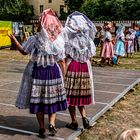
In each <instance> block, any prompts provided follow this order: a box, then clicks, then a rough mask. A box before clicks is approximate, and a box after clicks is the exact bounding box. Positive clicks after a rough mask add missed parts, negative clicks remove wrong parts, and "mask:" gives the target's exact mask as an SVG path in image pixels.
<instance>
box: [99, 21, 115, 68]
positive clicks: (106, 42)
mask: <svg viewBox="0 0 140 140" xmlns="http://www.w3.org/2000/svg"><path fill="white" fill-rule="evenodd" d="M111 29H112V23H111V22H107V23H105V25H104V30H105V33H104V36H103V39H102V42H103V46H102V50H101V64H100V66H102V64H103V63H105V61H106V60H108V65H110V60H111V58H112V57H113V55H114V51H113V39H112V35H111V33H110V31H111Z"/></svg>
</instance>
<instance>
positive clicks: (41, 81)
mask: <svg viewBox="0 0 140 140" xmlns="http://www.w3.org/2000/svg"><path fill="white" fill-rule="evenodd" d="M32 80H33V83H32V91H31V99H30V113H33V114H34V113H37V112H44V113H45V114H52V113H55V112H57V111H62V110H66V109H67V102H66V91H65V89H64V84H63V79H62V75H61V71H60V68H59V66H58V65H57V64H55V65H54V66H47V67H46V68H43V67H42V66H39V67H38V66H37V64H36V63H35V64H34V67H33V73H32Z"/></svg>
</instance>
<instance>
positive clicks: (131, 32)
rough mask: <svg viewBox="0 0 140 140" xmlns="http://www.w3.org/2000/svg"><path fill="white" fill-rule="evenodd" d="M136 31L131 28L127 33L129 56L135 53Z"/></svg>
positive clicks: (127, 51)
mask: <svg viewBox="0 0 140 140" xmlns="http://www.w3.org/2000/svg"><path fill="white" fill-rule="evenodd" d="M135 34H136V31H135V30H133V29H131V28H129V30H128V32H127V34H126V37H125V38H126V44H125V46H126V53H127V57H128V56H129V54H130V57H132V54H133V53H134V38H135Z"/></svg>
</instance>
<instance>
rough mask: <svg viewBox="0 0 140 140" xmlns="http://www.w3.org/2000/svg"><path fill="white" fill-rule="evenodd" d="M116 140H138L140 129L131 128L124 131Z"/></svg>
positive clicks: (139, 138)
mask: <svg viewBox="0 0 140 140" xmlns="http://www.w3.org/2000/svg"><path fill="white" fill-rule="evenodd" d="M117 140H140V129H139V128H133V129H127V130H124V131H123V132H122V133H121V134H119V136H118V138H117Z"/></svg>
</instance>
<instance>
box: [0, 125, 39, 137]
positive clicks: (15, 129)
mask: <svg viewBox="0 0 140 140" xmlns="http://www.w3.org/2000/svg"><path fill="white" fill-rule="evenodd" d="M0 128H3V129H7V130H12V131H16V132H21V133H26V134H31V135H38V133H35V132H31V131H26V130H22V129H17V128H12V127H7V126H3V125H0Z"/></svg>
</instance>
